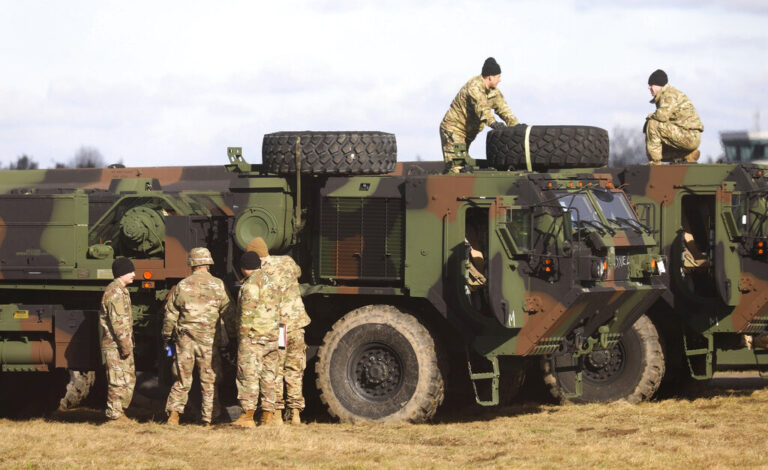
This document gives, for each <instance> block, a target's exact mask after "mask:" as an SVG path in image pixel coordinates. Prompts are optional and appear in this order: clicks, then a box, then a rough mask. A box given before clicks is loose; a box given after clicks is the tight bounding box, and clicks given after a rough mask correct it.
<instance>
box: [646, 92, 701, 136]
mask: <svg viewBox="0 0 768 470" xmlns="http://www.w3.org/2000/svg"><path fill="white" fill-rule="evenodd" d="M651 103H653V104H655V105H656V112H654V113H651V114H649V115H648V118H649V119H655V120H657V121H659V122H671V123H673V124H676V125H678V126H680V127H683V128H685V129H691V130H695V131H703V130H704V125H703V124H702V123H701V119H699V115H698V113H696V108H694V107H693V103H691V100H690V99H689V98H688V97H687V96H686V95H685V93H683V92H682V91H680V90H678V89H677V88H674V87H671V86H669V84H666V85H664V87H663V88H662V89H661V90H660V91H659V92H658V93H656V96H654V97H653V98H652V99H651Z"/></svg>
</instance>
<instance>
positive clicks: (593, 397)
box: [542, 315, 665, 403]
mask: <svg viewBox="0 0 768 470" xmlns="http://www.w3.org/2000/svg"><path fill="white" fill-rule="evenodd" d="M574 364H575V363H574V360H573V358H571V356H570V355H561V356H555V357H553V358H550V359H548V360H544V361H542V365H543V369H544V382H545V383H546V384H547V386H548V387H549V390H550V393H552V395H553V396H555V397H556V398H560V399H562V398H563V396H564V392H566V393H573V392H574V391H575V376H576V373H575V371H574V370H573V365H574ZM664 367H665V364H664V353H663V350H662V347H661V343H660V342H659V335H658V332H657V331H656V327H655V326H654V325H653V322H652V321H651V320H650V319H649V318H648V317H647V316H645V315H643V316H641V317H640V318H639V319H638V320H637V321H636V322H635V324H634V325H632V328H630V329H629V330H628V331H626V332H625V333H624V334H623V335H622V339H621V340H620V341H619V344H617V345H616V346H615V347H614V348H613V349H611V350H610V351H595V352H593V353H591V354H590V355H588V356H587V357H586V359H585V361H584V371H583V374H582V386H583V393H582V395H581V396H580V397H576V398H570V399H569V401H572V402H574V403H594V402H611V401H617V400H626V401H628V402H630V403H639V402H641V401H645V400H649V399H650V398H651V397H653V395H654V394H655V393H656V391H657V390H658V389H659V386H660V385H661V380H662V377H663V376H664Z"/></svg>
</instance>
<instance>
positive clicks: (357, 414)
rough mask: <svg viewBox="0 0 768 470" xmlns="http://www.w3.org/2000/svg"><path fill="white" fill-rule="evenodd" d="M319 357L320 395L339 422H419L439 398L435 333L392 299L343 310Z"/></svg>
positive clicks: (428, 415)
mask: <svg viewBox="0 0 768 470" xmlns="http://www.w3.org/2000/svg"><path fill="white" fill-rule="evenodd" d="M317 357H318V360H317V364H316V366H315V371H316V373H317V381H316V385H317V388H318V390H319V391H320V399H321V400H322V402H323V403H324V404H325V405H326V406H327V407H328V411H329V412H330V414H331V415H332V416H334V417H336V418H339V420H341V421H342V422H359V421H368V422H376V423H396V422H411V423H421V422H424V421H427V420H429V419H431V418H432V417H433V416H434V415H435V412H436V411H437V407H438V406H440V404H441V403H442V402H443V397H444V385H443V376H442V373H441V371H440V367H439V366H438V358H437V353H436V351H435V341H434V339H433V338H432V336H431V335H430V333H429V331H428V330H427V328H426V327H424V325H422V324H421V323H420V322H419V321H418V320H416V318H414V317H412V316H410V315H407V314H405V313H403V312H401V311H400V310H398V309H397V308H395V307H393V306H391V305H368V306H365V307H361V308H358V309H356V310H353V311H351V312H349V313H348V314H346V315H345V316H344V317H343V318H341V319H340V320H339V321H337V322H336V323H335V324H334V325H333V328H332V329H331V330H330V331H328V333H326V335H325V338H324V339H323V344H322V345H321V346H320V349H319V350H318V353H317Z"/></svg>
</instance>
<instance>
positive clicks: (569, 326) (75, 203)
mask: <svg viewBox="0 0 768 470" xmlns="http://www.w3.org/2000/svg"><path fill="white" fill-rule="evenodd" d="M602 132H604V131H602ZM605 147H606V149H607V135H606V136H605ZM262 154H263V155H262V158H263V161H264V164H263V165H250V164H248V163H246V162H245V160H244V159H243V158H242V156H241V155H240V153H239V150H238V149H235V148H232V149H230V165H229V166H228V170H229V171H224V170H223V168H215V167H199V168H196V167H191V168H166V169H153V168H148V169H146V168H145V169H138V168H132V169H106V170H53V171H49V172H43V171H38V172H35V171H27V172H22V171H14V172H4V175H5V177H6V178H7V179H6V184H3V185H0V186H2V188H3V191H2V192H3V195H2V196H0V209H1V210H0V217H2V219H3V220H2V233H3V235H4V240H3V243H2V245H0V267H2V275H3V278H2V280H0V288H2V290H0V294H1V295H2V296H3V297H2V298H3V299H4V300H3V301H2V304H3V305H2V318H1V319H0V321H1V323H0V325H2V326H3V328H2V329H0V335H2V337H3V339H4V343H3V345H4V346H3V347H4V348H9V349H8V351H11V349H10V348H13V351H14V352H15V353H14V354H3V355H2V361H3V364H2V367H3V369H2V375H0V378H2V382H3V387H4V390H5V389H6V388H7V387H12V384H13V383H14V381H18V380H23V379H24V377H25V376H29V374H50V373H51V371H54V372H55V371H57V370H61V371H65V370H68V369H69V370H71V371H72V374H71V375H72V377H73V378H76V377H80V376H86V377H87V376H88V372H89V371H93V370H98V369H99V368H100V367H101V366H100V360H99V355H98V337H97V336H96V335H97V334H98V333H97V330H96V329H95V323H94V318H95V314H96V312H95V309H96V308H97V306H98V299H99V298H100V295H101V291H102V290H103V288H104V287H105V286H106V284H107V282H108V280H107V279H106V277H108V276H107V272H108V269H109V266H110V265H111V262H112V260H113V259H114V257H115V256H129V257H131V258H133V259H134V262H135V264H136V268H137V275H138V279H141V282H140V283H139V285H138V286H136V287H132V288H131V289H132V298H133V302H134V322H135V324H136V325H137V326H138V328H137V329H136V336H137V338H136V339H137V352H136V356H137V367H138V368H139V369H143V370H146V371H150V372H158V364H161V363H162V362H160V361H159V359H158V358H159V357H160V356H161V354H160V351H159V346H160V341H159V323H160V320H161V316H162V301H163V300H164V299H165V296H166V295H167V292H168V289H169V288H170V287H171V286H172V285H173V284H174V283H175V282H178V280H179V279H181V278H183V277H184V275H185V274H186V273H187V269H186V267H185V266H184V260H185V255H186V253H187V252H188V250H189V249H191V248H192V247H194V246H199V245H204V246H208V247H209V248H211V251H212V254H213V256H214V259H215V261H216V264H215V273H216V274H217V275H219V276H220V277H223V278H225V279H226V280H227V283H228V284H229V285H231V286H234V285H235V284H236V281H237V278H238V276H237V273H236V271H237V269H236V268H237V266H236V265H235V264H234V263H233V260H236V259H238V257H239V254H240V253H241V252H242V250H244V249H245V248H246V246H247V245H248V243H249V242H250V241H252V240H253V238H255V237H262V238H263V239H264V240H265V241H266V242H267V244H268V246H269V248H270V251H271V252H273V253H289V254H291V256H293V257H294V258H295V259H296V260H297V262H298V263H299V264H300V266H301V268H302V271H303V275H302V278H301V282H302V288H303V294H304V300H305V304H306V306H307V309H308V312H309V313H310V316H311V318H312V323H311V325H310V326H309V327H308V329H307V343H308V344H309V345H310V346H313V345H314V348H311V349H313V350H314V351H316V356H315V358H314V361H313V362H315V367H314V371H315V383H316V385H317V388H318V390H319V395H320V398H321V400H322V402H323V403H325V404H326V405H327V407H328V410H329V412H330V413H331V414H332V415H333V416H335V417H338V418H339V419H341V420H343V421H360V420H364V421H373V422H395V421H409V422H421V421H424V420H428V419H430V418H431V417H432V416H434V414H435V412H436V411H437V409H438V407H439V406H440V404H441V403H442V402H443V399H444V397H445V394H446V390H447V389H449V392H450V388H451V387H452V385H453V382H460V381H461V380H460V378H462V377H463V378H465V379H466V378H469V379H470V381H471V382H472V383H473V384H474V385H476V387H475V395H476V396H475V398H476V400H477V401H478V402H480V403H481V404H485V405H495V404H498V403H500V402H501V401H503V400H505V399H507V398H509V397H511V396H512V395H513V393H514V390H515V389H516V387H518V386H519V384H520V382H521V379H522V376H523V374H522V371H523V369H524V367H525V362H524V361H522V360H519V359H525V358H537V357H544V356H551V355H553V356H566V357H569V358H571V359H573V363H574V373H575V378H576V380H575V384H576V387H575V389H574V393H575V394H578V393H580V391H581V390H580V387H579V383H580V381H579V378H580V371H581V370H582V369H583V367H584V360H585V358H587V357H588V355H589V354H590V353H594V352H595V351H600V350H610V349H611V348H613V346H614V345H615V344H616V343H617V341H618V340H619V338H620V333H621V332H622V331H624V330H626V329H628V328H630V327H631V325H632V324H633V323H634V322H635V321H636V320H637V318H638V317H639V316H640V315H641V314H642V313H643V312H645V311H646V310H647V309H648V307H649V305H651V304H652V303H653V302H654V301H655V300H656V299H657V298H658V297H659V295H661V293H662V292H663V286H661V284H660V283H658V280H657V278H658V274H659V273H660V272H663V270H664V269H663V266H664V263H663V260H662V258H661V257H660V256H659V255H657V254H654V253H653V246H654V243H655V242H654V240H653V237H651V236H648V235H646V234H642V233H638V232H637V231H636V230H634V228H633V227H635V226H636V225H637V224H639V222H638V221H637V218H636V216H635V214H634V212H633V211H632V209H631V207H630V205H629V203H628V201H627V199H626V197H625V195H624V193H623V192H622V191H621V190H618V189H615V188H612V187H610V184H609V183H610V181H609V178H596V177H594V176H590V175H587V174H585V175H574V176H567V177H566V176H562V175H557V174H545V173H536V172H531V171H526V170H515V171H498V170H494V169H489V168H486V169H482V168H476V167H475V168H474V169H473V168H472V167H471V166H470V165H467V166H466V167H465V169H464V170H463V171H464V172H463V173H459V174H446V173H445V172H444V170H445V169H444V167H443V164H442V163H439V164H438V163H410V164H408V163H400V164H396V162H395V158H396V147H395V140H394V136H393V135H391V134H385V133H376V132H304V133H277V134H268V135H266V136H265V139H264V147H263V152H262ZM467 163H469V159H468V158H467ZM479 166H484V165H483V164H480V165H479ZM57 171H64V172H63V173H56V172H57ZM0 179H1V178H0ZM2 204H5V205H2ZM608 211H610V213H611V214H613V216H617V214H618V216H620V217H621V218H622V219H623V220H626V225H625V226H623V227H611V226H610V221H609V220H608V219H609V217H608V215H607V214H608ZM9 241H13V243H9ZM451 367H453V371H452V372H450V374H449V369H450V368H451ZM70 385H72V384H70ZM72 388H73V387H72V386H71V387H70V389H72ZM75 388H76V387H75ZM75 398H76V397H75Z"/></svg>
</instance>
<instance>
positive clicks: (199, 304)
mask: <svg viewBox="0 0 768 470" xmlns="http://www.w3.org/2000/svg"><path fill="white" fill-rule="evenodd" d="M232 310H233V309H232V305H231V302H230V300H229V294H227V290H226V289H225V288H224V282H222V280H221V279H219V278H217V277H214V276H213V275H211V273H209V272H208V271H195V272H194V273H192V275H191V276H187V277H186V278H184V279H182V280H181V282H179V283H178V284H177V285H176V287H175V288H174V289H173V291H171V294H170V295H169V296H168V300H167V301H166V303H165V321H163V331H162V335H163V337H164V338H170V337H171V336H172V335H173V334H174V333H175V334H176V335H178V336H181V335H184V334H186V335H188V336H190V337H191V338H192V339H193V340H195V341H196V342H198V343H200V344H204V345H206V346H211V345H213V344H214V340H216V341H220V340H221V331H220V330H221V328H220V325H221V321H220V319H223V320H224V326H225V328H226V329H227V332H228V334H229V337H231V338H236V334H235V321H234V313H233V311H232Z"/></svg>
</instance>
